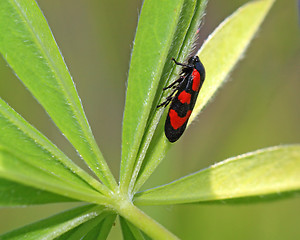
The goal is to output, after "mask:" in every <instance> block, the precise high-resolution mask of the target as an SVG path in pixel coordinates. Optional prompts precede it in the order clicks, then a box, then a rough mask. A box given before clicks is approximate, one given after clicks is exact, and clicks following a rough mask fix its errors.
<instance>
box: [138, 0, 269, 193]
mask: <svg viewBox="0 0 300 240" xmlns="http://www.w3.org/2000/svg"><path fill="white" fill-rule="evenodd" d="M273 2H274V0H261V1H252V2H250V3H247V4H245V5H244V6H243V7H241V8H240V9H238V10H237V11H236V12H235V13H233V14H232V15H231V16H229V17H228V18H227V19H225V20H224V21H223V22H222V23H221V24H220V25H219V27H218V28H217V29H216V30H215V31H214V32H213V33H212V34H211V35H210V37H209V38H208V39H207V40H206V42H205V43H204V44H203V46H202V48H201V49H200V51H199V52H198V54H197V55H199V57H200V58H201V61H202V62H203V64H204V66H205V69H206V79H205V82H204V84H203V86H202V89H201V91H200V93H199V96H198V100H197V102H196V105H195V108H194V110H193V113H192V115H191V118H190V120H189V124H190V123H191V122H192V121H193V120H194V119H195V117H196V116H197V115H198V114H199V113H200V111H201V110H202V109H203V107H204V106H205V105H206V104H207V103H208V102H209V100H210V99H211V98H212V96H213V95H214V94H215V93H216V91H217V90H218V88H219V87H220V86H221V85H222V84H223V83H224V82H225V80H226V79H227V77H228V75H229V73H230V71H231V70H232V69H233V67H234V66H235V65H236V63H237V62H238V61H239V60H240V59H241V57H242V56H243V54H244V52H245V50H246V49H247V46H248V45H249V43H250V42H251V40H252V39H253V37H254V36H255V33H256V32H257V30H258V28H259V27H260V25H261V23H262V21H263V19H264V18H265V16H266V14H267V13H268V11H269V9H270V7H271V6H272V4H273ZM155 138H156V140H155V143H156V145H152V146H151V145H150V147H149V150H148V152H147V155H146V157H145V158H146V159H147V161H145V164H144V165H143V166H142V168H141V171H140V173H139V176H138V179H137V182H136V185H135V191H137V190H138V189H139V188H140V187H141V186H142V185H143V184H144V183H145V181H146V180H147V179H148V178H149V176H150V175H151V174H152V173H153V171H154V170H155V169H156V167H157V166H158V164H159V163H160V162H161V161H162V159H163V158H164V156H165V154H166V152H167V151H168V149H169V147H170V143H169V142H168V141H167V140H166V138H165V136H164V133H163V132H162V131H160V132H159V134H158V135H157V136H155Z"/></svg>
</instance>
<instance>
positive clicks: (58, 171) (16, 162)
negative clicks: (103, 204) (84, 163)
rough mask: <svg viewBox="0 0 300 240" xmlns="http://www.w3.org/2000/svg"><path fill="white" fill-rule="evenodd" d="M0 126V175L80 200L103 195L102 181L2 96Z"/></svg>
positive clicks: (2, 200) (99, 197)
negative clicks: (74, 159)
mask: <svg viewBox="0 0 300 240" xmlns="http://www.w3.org/2000/svg"><path fill="white" fill-rule="evenodd" d="M0 129H1V134H0V177H1V178H5V179H7V180H10V181H14V182H18V183H21V184H23V185H28V186H31V187H35V188H37V189H41V190H45V191H50V192H53V193H56V194H60V195H63V196H65V197H71V198H75V199H80V200H83V201H85V200H87V199H90V200H92V201H94V200H95V199H97V198H98V200H99V199H101V198H103V197H102V196H103V195H101V194H100V193H99V191H103V187H102V184H100V183H99V182H97V181H96V180H95V179H93V178H92V177H91V176H89V175H88V174H87V173H85V172H84V171H83V170H82V169H80V168H79V167H78V166H76V165H75V164H74V163H73V162H72V161H71V160H70V159H68V158H67V157H66V156H65V155H64V154H63V153H62V152H61V151H59V149H58V148H57V147H56V146H54V145H53V144H52V143H51V142H50V141H49V140H48V139H47V138H46V137H45V136H43V135H42V134H41V133H40V132H38V131H37V130H36V129H35V128H33V127H32V126H31V125H29V124H28V123H27V122H26V121H25V120H24V119H23V118H22V117H20V116H19V115H18V114H17V113H16V112H15V111H14V110H13V109H11V108H10V107H9V106H8V105H7V104H6V103H5V102H3V101H2V100H1V99H0ZM22 189H23V188H20V190H22ZM18 194H22V192H20V193H18ZM2 196H3V197H4V196H5V194H4V195H2ZM33 196H34V195H33ZM85 197H86V198H85ZM5 201H7V204H9V199H7V200H5V199H1V202H5Z"/></svg>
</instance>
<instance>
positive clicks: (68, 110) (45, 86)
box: [0, 0, 116, 188]
mask: <svg viewBox="0 0 300 240" xmlns="http://www.w3.org/2000/svg"><path fill="white" fill-rule="evenodd" d="M0 53H1V54H2V55H3V57H4V58H5V59H6V61H7V63H8V64H9V65H10V66H11V68H12V69H13V70H14V71H15V73H16V75H17V76H18V77H19V78H20V80H21V81H22V82H23V83H24V84H25V86H26V87H27V88H28V89H29V91H30V92H31V93H32V94H33V95H34V96H35V98H36V99H37V100H38V101H39V103H40V104H41V105H42V106H43V107H44V108H45V110H46V111H47V113H48V114H49V116H50V117H51V118H52V119H53V121H54V122H55V124H56V125H57V126H58V128H59V129H60V130H61V131H62V133H63V134H64V135H65V136H66V137H67V139H68V140H69V141H70V142H71V143H72V144H73V146H74V147H75V148H76V149H77V151H78V153H79V154H80V155H81V156H82V157H83V158H84V160H85V161H86V162H87V163H88V165H89V167H90V168H91V169H92V170H93V171H94V173H95V174H96V175H97V176H98V177H99V178H100V179H101V181H103V182H104V183H107V184H108V185H109V186H110V187H111V188H112V187H115V186H116V183H115V180H114V178H113V176H112V174H111V173H110V171H109V169H108V166H107V164H106V162H105V161H104V158H103V156H102V154H101V152H100V150H99V148H98V146H97V144H96V142H95V139H94V137H93V134H92V132H91V129H90V126H89V124H88V122H87V119H86V117H85V114H84V111H83V108H82V105H81V102H80V99H79V97H78V95H77V92H76V89H75V86H74V83H73V81H72V78H71V76H70V74H69V71H68V69H67V67H66V65H65V62H64V60H63V57H62V55H61V53H60V51H59V49H58V47H57V45H56V42H55V40H54V37H53V35H52V33H51V30H50V29H49V26H48V24H47V22H46V20H45V18H44V16H43V14H42V12H41V11H40V9H39V7H38V6H37V4H36V2H35V1H34V0H26V1H24V0H14V1H12V0H2V1H0Z"/></svg>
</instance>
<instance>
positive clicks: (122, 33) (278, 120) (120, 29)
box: [0, 0, 300, 240]
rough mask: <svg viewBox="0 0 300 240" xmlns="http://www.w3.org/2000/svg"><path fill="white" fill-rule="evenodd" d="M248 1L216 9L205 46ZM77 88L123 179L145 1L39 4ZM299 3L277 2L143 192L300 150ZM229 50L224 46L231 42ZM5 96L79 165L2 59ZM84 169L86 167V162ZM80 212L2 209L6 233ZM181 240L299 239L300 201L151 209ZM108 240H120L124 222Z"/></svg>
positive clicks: (218, 0) (53, 207)
mask: <svg viewBox="0 0 300 240" xmlns="http://www.w3.org/2000/svg"><path fill="white" fill-rule="evenodd" d="M245 2H246V1H245V0H243V1H242V0H232V1H222V0H214V1H213V0H211V1H210V2H209V4H208V8H207V13H206V16H205V20H204V24H203V25H202V28H201V31H200V38H199V44H202V42H203V40H204V39H206V38H207V36H208V35H209V34H210V33H211V32H212V31H213V30H214V28H215V27H217V26H218V24H219V23H220V22H221V21H222V20H223V19H224V18H226V17H227V16H228V15H230V14H231V13H232V12H234V11H235V10H236V9H237V8H238V7H239V6H241V5H242V4H243V3H245ZM38 3H39V5H40V7H41V9H42V10H43V12H44V15H45V16H46V18H47V20H48V23H49V25H50V27H51V29H52V31H53V34H54V36H55V38H56V41H57V43H58V45H59V47H60V49H61V51H62V53H63V55H64V58H65V60H66V63H67V65H68V67H69V70H70V72H71V75H72V76H73V79H74V82H75V84H76V86H77V90H78V93H79V95H80V97H81V100H82V103H83V106H84V109H85V112H86V114H87V117H88V119H89V122H90V124H91V126H92V129H93V132H94V135H95V137H96V140H97V142H98V144H99V146H100V148H101V150H102V152H103V154H104V156H105V157H106V159H107V161H108V163H109V165H110V167H111V169H112V171H113V173H114V174H115V176H117V175H118V171H119V162H120V144H121V127H122V115H123V107H124V101H125V89H126V78H127V72H128V65H129V60H130V52H131V47H132V42H133V39H134V34H135V29H136V25H137V20H138V14H139V12H140V7H141V4H142V1H141V0H127V1H123V0H110V1H104V0H75V1H74V0H64V1H60V0H52V1H47V0H39V1H38ZM297 11H298V6H297V1H291V0H290V1H284V0H277V2H276V3H275V5H274V6H273V8H272V9H271V12H270V14H269V15H268V16H267V18H266V20H265V22H264V24H263V26H262V28H261V29H260V31H259V32H258V34H257V35H256V37H255V39H254V41H253V43H252V44H251V45H250V47H249V49H248V51H247V53H246V54H245V56H244V59H243V60H242V61H241V62H240V63H239V64H238V66H237V67H236V68H235V70H234V71H233V72H232V74H231V76H230V77H229V79H228V82H227V84H225V86H224V87H223V88H222V89H221V90H220V91H219V92H218V94H217V95H216V96H215V98H214V100H213V101H212V102H211V103H210V104H209V105H208V107H207V108H206V109H205V110H204V111H203V112H202V114H201V115H200V116H199V117H198V119H197V121H195V122H194V123H193V124H192V125H191V126H190V128H189V129H188V130H187V131H186V133H185V134H184V136H183V137H182V138H181V140H180V141H179V142H178V143H176V144H175V145H174V147H173V148H172V149H171V151H170V153H169V155H168V157H167V158H166V159H165V161H164V162H163V163H162V164H161V165H160V167H159V168H158V169H157V171H156V172H155V174H154V175H153V177H152V178H150V180H149V181H148V182H147V184H146V186H145V187H153V186H157V185H160V184H163V183H167V182H170V181H172V180H174V179H177V178H179V177H181V176H184V175H187V174H189V173H191V172H195V171H197V170H199V169H202V168H205V167H208V166H210V165H211V164H214V163H216V162H219V161H221V160H224V159H226V158H228V157H231V156H236V155H238V154H241V153H245V152H249V151H253V150H256V149H260V148H264V147H268V146H273V145H279V144H288V143H297V142H298V143H299V142H300V35H299V18H298V12H297ZM224 41H226V39H224ZM0 96H1V98H3V99H4V100H5V101H7V102H8V103H9V104H10V105H11V106H12V107H13V108H14V109H15V110H16V111H17V112H19V113H20V114H21V115H22V116H23V117H24V118H25V119H26V120H28V121H29V122H30V123H32V124H33V125H34V126H35V127H37V128H38V129H39V130H40V131H41V132H43V133H44V134H45V135H46V136H47V137H48V138H50V139H51V140H52V141H53V142H54V143H55V144H57V145H58V146H59V147H60V148H61V149H63V151H64V152H65V153H67V154H68V155H69V156H70V157H71V158H72V159H74V160H76V161H78V162H80V161H79V158H78V156H77V155H76V153H75V152H74V150H73V149H72V147H71V146H70V144H69V143H68V142H67V141H66V140H65V139H64V137H62V136H61V135H60V133H59V131H58V130H57V129H56V127H55V126H54V125H53V123H52V121H51V120H50V119H49V117H48V116H47V114H46V113H45V112H44V110H43V109H42V108H41V107H40V106H39V105H38V104H37V103H36V101H35V99H34V98H33V97H32V96H31V95H30V94H29V93H28V91H27V90H26V89H25V88H24V86H23V85H22V84H21V83H20V82H19V81H18V79H17V78H16V77H15V75H14V74H13V72H12V71H11V69H10V68H9V67H8V66H7V64H6V62H5V61H4V60H3V59H2V57H1V58H0ZM80 164H81V166H83V167H85V166H84V164H82V163H80ZM72 206H75V205H74V204H50V205H47V206H35V207H29V208H15V209H0V217H1V221H0V233H2V232H5V231H8V230H11V229H13V228H16V227H19V226H22V225H24V224H27V223H29V222H33V221H35V220H38V219H40V218H44V217H47V216H49V215H52V214H54V213H56V212H59V211H61V210H63V209H67V208H70V207H72ZM142 209H143V210H144V211H146V212H147V213H148V214H149V215H151V216H152V217H154V218H155V219H157V220H158V221H159V222H161V223H162V224H163V225H164V226H166V227H167V228H168V229H170V230H171V231H172V232H174V233H175V234H176V235H178V236H179V237H180V238H182V239H244V240H247V239H273V240H275V239H280V240H281V239H299V236H300V228H299V222H300V199H299V198H292V199H286V200H281V201H275V202H270V203H262V204H250V205H246V204H240V205H236V206H234V205H226V204H224V205H180V206H163V207H157V206H151V207H143V208H142ZM110 239H121V235H120V230H119V227H118V223H117V224H116V226H114V227H113V230H112V233H111V234H110Z"/></svg>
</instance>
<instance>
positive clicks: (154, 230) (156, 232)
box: [114, 199, 179, 240]
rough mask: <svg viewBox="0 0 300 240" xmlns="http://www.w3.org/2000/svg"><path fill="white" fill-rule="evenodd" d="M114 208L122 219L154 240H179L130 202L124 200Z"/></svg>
mask: <svg viewBox="0 0 300 240" xmlns="http://www.w3.org/2000/svg"><path fill="white" fill-rule="evenodd" d="M114 208H115V210H116V211H117V212H118V213H119V214H120V215H121V216H122V217H124V218H126V219H127V220H128V221H130V222H131V223H132V224H134V225H135V226H136V227H138V228H139V229H141V230H142V231H143V232H144V233H146V234H147V235H148V236H149V237H151V238H152V239H158V240H159V239H161V240H167V239H173V240H174V239H176V240H178V239H179V238H178V237H176V236H175V235H174V234H172V233H171V232H169V231H168V230H167V229H165V228H164V227H163V226H162V225H160V224H159V223H158V222H156V221H155V220H154V219H152V218H151V217H149V216H148V215H146V214H145V213H144V212H142V211H141V210H140V209H139V208H137V207H136V206H134V205H133V204H132V203H131V202H130V201H129V200H125V199H123V200H121V201H118V202H117V203H116V204H115V206H114Z"/></svg>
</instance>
